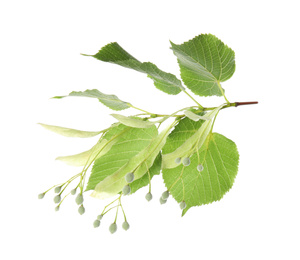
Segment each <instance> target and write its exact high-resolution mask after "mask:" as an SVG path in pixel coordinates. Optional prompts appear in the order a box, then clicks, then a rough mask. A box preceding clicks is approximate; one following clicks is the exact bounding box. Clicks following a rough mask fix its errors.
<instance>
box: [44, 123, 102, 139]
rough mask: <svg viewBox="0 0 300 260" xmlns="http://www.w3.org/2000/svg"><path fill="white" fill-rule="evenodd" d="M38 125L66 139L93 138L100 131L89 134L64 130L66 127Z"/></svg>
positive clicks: (68, 129)
mask: <svg viewBox="0 0 300 260" xmlns="http://www.w3.org/2000/svg"><path fill="white" fill-rule="evenodd" d="M39 125H41V126H43V127H44V128H46V129H47V130H50V131H52V132H54V133H57V134H60V135H63V136H67V137H80V138H87V137H93V136H96V135H98V134H100V133H102V131H98V132H89V131H81V130H76V129H71V128H66V127H61V126H55V125H46V124H42V123H39Z"/></svg>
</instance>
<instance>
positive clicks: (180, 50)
mask: <svg viewBox="0 0 300 260" xmlns="http://www.w3.org/2000/svg"><path fill="white" fill-rule="evenodd" d="M171 45H172V50H173V52H174V54H175V55H176V56H177V58H178V63H179V66H180V72H181V78H182V80H183V82H184V84H185V85H186V86H187V87H188V88H189V89H190V90H192V91H193V92H194V93H195V94H197V95H199V96H213V95H216V96H222V95H223V92H224V90H223V89H222V87H221V85H220V82H224V81H226V80H228V79H229V78H230V77H231V76H232V75H233V73H234V71H235V57H234V51H233V50H232V49H230V48H229V47H228V46H226V45H225V44H224V43H223V42H222V41H221V40H219V39H218V38H217V37H216V36H214V35H211V34H202V35H199V36H197V37H195V38H194V39H192V40H190V41H188V42H185V43H183V44H181V45H176V44H174V43H172V42H171Z"/></svg>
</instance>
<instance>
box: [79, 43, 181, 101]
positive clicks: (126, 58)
mask: <svg viewBox="0 0 300 260" xmlns="http://www.w3.org/2000/svg"><path fill="white" fill-rule="evenodd" d="M84 55H85V54H84ZM85 56H92V57H94V58H96V59H98V60H101V61H104V62H110V63H114V64H118V65H120V66H123V67H126V68H130V69H133V70H136V71H139V72H142V73H146V74H148V77H149V78H151V79H152V80H153V81H154V85H155V86H156V87H157V88H158V89H159V90H161V91H163V92H165V93H168V94H172V95H176V94H178V93H180V91H181V90H183V89H184V87H183V86H182V84H181V81H180V80H179V79H177V78H176V76H175V75H173V74H171V73H166V72H164V71H162V70H160V69H159V68H158V67H157V66H156V65H154V64H153V63H150V62H143V63H142V62H140V61H138V60H137V59H136V58H134V57H133V56H131V55H130V54H129V53H128V52H126V51H125V50H124V49H123V48H122V47H121V46H120V45H119V44H118V43H116V42H113V43H110V44H107V45H106V46H104V47H103V48H102V49H101V50H100V51H99V52H98V53H97V54H95V55H85Z"/></svg>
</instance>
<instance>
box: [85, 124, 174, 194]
mask: <svg viewBox="0 0 300 260" xmlns="http://www.w3.org/2000/svg"><path fill="white" fill-rule="evenodd" d="M172 127H173V124H172V125H171V126H170V127H168V128H166V129H164V130H163V131H162V132H161V133H160V134H159V135H158V136H156V137H154V136H153V137H154V138H153V139H152V140H151V142H150V144H149V145H148V146H147V147H145V148H144V149H143V150H140V152H139V153H137V154H136V155H135V156H130V157H127V158H126V160H123V163H124V161H125V164H123V165H122V166H121V165H120V166H121V167H115V168H116V169H114V170H115V172H113V173H111V172H110V174H105V175H106V176H107V177H106V178H103V173H100V174H98V173H95V176H97V177H98V179H103V180H102V181H100V182H99V183H98V184H97V186H96V187H95V190H94V192H93V193H92V194H91V196H92V197H95V198H99V199H104V198H107V197H111V196H114V195H116V194H118V193H119V192H120V191H121V190H122V188H123V187H124V186H125V185H127V182H126V181H125V178H124V177H125V175H126V174H127V173H129V172H133V173H134V177H135V180H138V179H139V178H141V177H143V176H144V175H145V174H146V173H147V171H148V169H149V168H150V167H151V166H152V165H153V163H154V160H155V158H156V157H157V155H158V154H159V152H160V150H161V149H162V147H163V146H164V144H165V142H166V138H167V136H168V134H169V131H170V129H171V128H172ZM152 128H153V127H151V128H132V129H135V130H144V131H146V130H148V129H152ZM155 129H156V128H155ZM137 141H138V139H133V140H132V139H130V140H128V141H127V142H131V143H133V146H132V147H130V148H128V147H124V148H125V149H124V153H126V154H128V153H130V152H131V150H134V151H137V150H139V149H137V148H136V147H135V143H137ZM113 148H114V147H112V149H111V151H112V150H113ZM118 153H119V154H120V149H118V150H117V151H116V154H115V157H116V159H115V160H116V161H120V159H119V157H120V155H119V154H118ZM103 157H105V156H103ZM101 158H102V157H101ZM101 158H99V159H98V160H97V161H96V162H95V164H96V163H97V166H98V168H100V167H101V169H102V168H103V167H105V166H102V165H101V164H99V163H98V161H99V160H100V159H101ZM99 175H100V176H99ZM105 175H104V177H105Z"/></svg>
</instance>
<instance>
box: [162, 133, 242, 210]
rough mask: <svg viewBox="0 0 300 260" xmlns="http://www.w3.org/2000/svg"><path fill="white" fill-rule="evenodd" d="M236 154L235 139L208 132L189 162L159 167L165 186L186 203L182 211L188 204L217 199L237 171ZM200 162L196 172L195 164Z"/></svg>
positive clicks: (237, 155)
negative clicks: (165, 167)
mask: <svg viewBox="0 0 300 260" xmlns="http://www.w3.org/2000/svg"><path fill="white" fill-rule="evenodd" d="M238 161H239V154H238V151H237V147H236V145H235V143H234V142H233V141H231V140H229V139H228V138H226V137H225V136H223V135H220V134H217V133H212V134H209V135H208V137H207V139H206V140H205V143H204V144H203V145H202V146H201V148H200V149H199V158H198V155H197V154H194V155H193V156H192V157H191V165H190V166H189V167H184V166H183V165H179V166H178V167H176V168H172V169H163V179H164V182H165V185H166V187H167V188H168V190H169V191H170V193H171V194H172V196H173V197H174V198H175V200H176V201H178V202H179V203H181V202H182V201H184V202H185V203H186V208H185V209H184V211H183V215H184V214H185V213H186V212H187V210H188V209H189V208H191V207H192V206H197V205H203V204H208V203H211V202H214V201H217V200H220V199H221V198H222V197H223V196H224V194H225V193H226V192H227V191H229V189H230V188H231V187H232V185H233V182H234V178H235V176H236V174H237V171H238ZM199 164H201V165H203V167H204V168H203V170H202V171H201V172H199V171H198V170H197V165H199Z"/></svg>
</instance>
